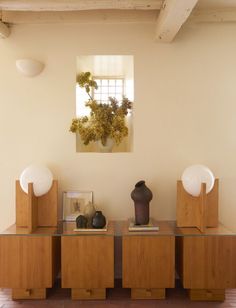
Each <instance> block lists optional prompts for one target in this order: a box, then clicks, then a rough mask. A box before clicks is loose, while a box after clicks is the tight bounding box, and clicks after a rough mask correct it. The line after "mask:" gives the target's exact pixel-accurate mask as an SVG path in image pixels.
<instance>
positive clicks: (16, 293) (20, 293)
mask: <svg viewBox="0 0 236 308" xmlns="http://www.w3.org/2000/svg"><path fill="white" fill-rule="evenodd" d="M12 299H13V300H18V299H46V289H12Z"/></svg>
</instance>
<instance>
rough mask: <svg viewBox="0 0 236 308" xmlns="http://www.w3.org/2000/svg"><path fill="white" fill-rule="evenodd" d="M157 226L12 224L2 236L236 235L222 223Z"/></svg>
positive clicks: (160, 224)
mask: <svg viewBox="0 0 236 308" xmlns="http://www.w3.org/2000/svg"><path fill="white" fill-rule="evenodd" d="M154 221H155V226H158V227H159V230H157V231H149V230H148V231H129V221H127V220H123V221H109V222H108V226H107V230H106V231H104V230H100V229H97V230H92V231H87V230H86V229H84V230H83V231H74V229H76V224H75V222H59V223H58V226H57V227H39V228H37V229H36V230H35V231H33V232H32V233H29V232H28V228H25V227H17V226H16V225H12V226H10V227H9V228H7V229H6V230H4V231H3V232H0V235H1V236H11V235H22V236H114V235H116V236H119V235H120V236H135V235H138V236H165V235H168V236H176V237H186V236H236V232H232V231H231V230H229V229H227V227H225V226H224V225H222V224H221V223H219V224H218V227H214V228H206V229H205V232H203V233H202V232H200V231H199V230H198V229H197V228H190V227H182V228H179V227H177V226H176V221H163V220H160V221H158V220H154Z"/></svg>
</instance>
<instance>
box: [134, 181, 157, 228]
mask: <svg viewBox="0 0 236 308" xmlns="http://www.w3.org/2000/svg"><path fill="white" fill-rule="evenodd" d="M131 198H132V199H133V200H134V209H135V224H136V225H146V224H148V223H149V202H150V201H151V200H152V192H151V190H150V189H149V188H148V187H147V186H146V185H145V181H139V182H138V183H136V184H135V188H134V190H133V191H132V192H131Z"/></svg>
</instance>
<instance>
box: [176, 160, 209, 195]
mask: <svg viewBox="0 0 236 308" xmlns="http://www.w3.org/2000/svg"><path fill="white" fill-rule="evenodd" d="M181 180H182V183H183V187H184V189H185V190H186V191H187V192H188V193H189V194H190V195H192V196H194V197H198V196H199V195H200V193H201V184H202V183H206V193H209V192H210V191H211V190H212V188H213V187H214V183H215V177H214V175H213V173H212V171H211V170H210V169H209V168H208V167H206V166H204V165H192V166H190V167H188V168H186V169H185V170H184V172H183V174H182V177H181Z"/></svg>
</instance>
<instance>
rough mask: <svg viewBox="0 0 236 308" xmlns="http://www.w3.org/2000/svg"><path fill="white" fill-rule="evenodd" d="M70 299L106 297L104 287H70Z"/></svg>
mask: <svg viewBox="0 0 236 308" xmlns="http://www.w3.org/2000/svg"><path fill="white" fill-rule="evenodd" d="M71 298H72V299H88V300H89V299H106V289H75V288H72V289H71Z"/></svg>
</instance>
